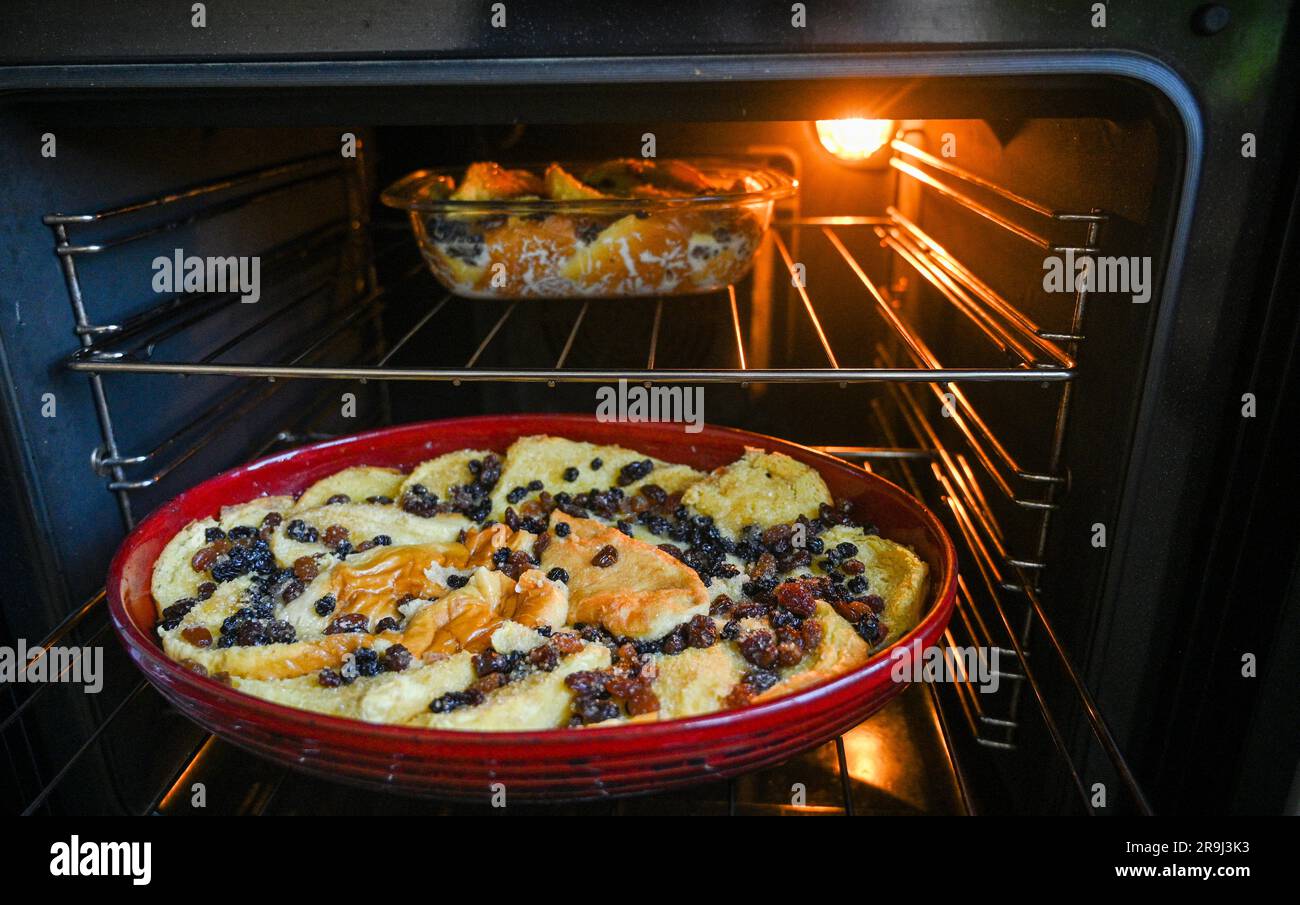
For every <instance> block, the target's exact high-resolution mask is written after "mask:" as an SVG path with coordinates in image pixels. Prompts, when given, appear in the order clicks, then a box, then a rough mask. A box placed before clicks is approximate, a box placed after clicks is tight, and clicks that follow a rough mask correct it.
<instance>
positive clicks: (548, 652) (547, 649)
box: [528, 644, 560, 672]
mask: <svg viewBox="0 0 1300 905" xmlns="http://www.w3.org/2000/svg"><path fill="white" fill-rule="evenodd" d="M528 662H529V663H530V664H532V665H533V666H535V667H536V668H537V669H540V670H541V671H542V672H550V671H551V670H553V669H555V667H556V666H558V665H559V664H560V654H559V651H557V650H556V649H555V647H554V646H553V645H550V644H542V645H540V646H538V647H534V648H533V649H532V650H530V651H529V652H528Z"/></svg>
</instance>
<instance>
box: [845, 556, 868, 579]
mask: <svg viewBox="0 0 1300 905" xmlns="http://www.w3.org/2000/svg"><path fill="white" fill-rule="evenodd" d="M840 568H841V569H842V570H843V571H845V572H847V573H848V574H849V575H861V574H862V573H863V572H864V571H866V568H867V567H866V566H865V565H863V563H862V560H860V559H846V560H844V562H842V563H840Z"/></svg>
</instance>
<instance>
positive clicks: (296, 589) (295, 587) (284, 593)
mask: <svg viewBox="0 0 1300 905" xmlns="http://www.w3.org/2000/svg"><path fill="white" fill-rule="evenodd" d="M306 589H307V588H306V586H305V585H304V584H303V583H302V582H301V581H299V580H298V579H297V578H295V579H293V580H291V581H289V582H288V583H287V584H286V585H285V586H284V587H283V588H282V589H281V590H280V599H281V600H283V601H284V602H285V603H289V602H290V601H292V600H297V599H298V598H299V597H301V596H302V592H303V591H305V590H306Z"/></svg>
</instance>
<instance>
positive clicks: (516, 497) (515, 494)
mask: <svg viewBox="0 0 1300 905" xmlns="http://www.w3.org/2000/svg"><path fill="white" fill-rule="evenodd" d="M526 496H528V488H526V487H515V488H513V489H512V490H511V491H510V492H509V493H507V494H506V502H507V503H510V504H511V505H513V504H515V503H518V502H519V501H520V500H522V499H523V498H524V497H526Z"/></svg>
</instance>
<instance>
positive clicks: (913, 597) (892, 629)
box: [813, 525, 930, 645]
mask: <svg viewBox="0 0 1300 905" xmlns="http://www.w3.org/2000/svg"><path fill="white" fill-rule="evenodd" d="M822 541H823V542H824V543H825V544H826V546H827V547H828V548H829V547H831V546H834V545H836V544H840V543H843V542H844V541H848V542H849V543H851V544H853V545H854V546H855V547H857V548H858V553H857V556H856V557H854V558H855V559H860V560H861V561H862V563H863V565H865V566H866V570H865V571H864V572H863V573H862V576H863V577H864V578H866V580H867V587H868V588H869V589H870V590H871V591H872V593H875V594H879V595H880V596H881V597H882V598H883V599H884V601H885V608H884V610H883V611H882V612H881V614H880V621H881V622H883V623H884V624H885V626H886V627H887V628H888V629H889V631H888V633H887V634H886V635H885V638H884V639H883V640H882V641H881V644H882V645H884V644H892V643H893V642H894V641H896V640H897V639H898V638H900V637H902V636H903V635H904V634H906V633H907V631H908V630H909V629H911V627H912V626H914V625H916V623H917V621H918V620H919V619H920V618H921V608H922V606H923V605H924V604H925V598H926V593H927V591H928V588H929V572H930V570H929V567H928V566H926V564H925V563H924V562H922V561H921V558H920V557H919V556H917V555H916V554H915V553H914V552H912V550H910V549H909V548H907V547H904V546H903V545H902V544H896V543H894V542H893V541H890V540H886V539H885V538H883V537H880V536H878V535H875V534H866V533H864V532H863V531H862V529H860V528H853V527H849V526H847V525H836V526H834V527H832V528H830V529H828V530H827V531H826V532H825V533H823V534H822ZM813 571H814V572H815V573H818V574H821V569H820V568H819V567H818V566H817V565H816V563H814V566H813Z"/></svg>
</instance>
